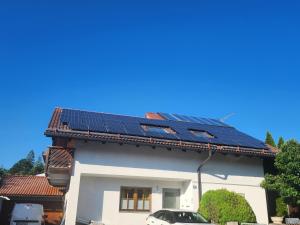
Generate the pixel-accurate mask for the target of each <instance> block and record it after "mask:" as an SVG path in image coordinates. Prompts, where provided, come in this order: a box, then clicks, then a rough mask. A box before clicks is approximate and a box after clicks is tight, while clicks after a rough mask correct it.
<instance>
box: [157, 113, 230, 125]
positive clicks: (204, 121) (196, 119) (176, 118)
mask: <svg viewBox="0 0 300 225" xmlns="http://www.w3.org/2000/svg"><path fill="white" fill-rule="evenodd" d="M158 114H159V115H160V116H162V117H163V118H164V119H166V120H174V121H183V122H191V123H201V124H206V125H212V126H225V127H228V125H227V124H225V123H223V122H222V121H220V120H217V119H209V118H202V117H198V116H186V115H179V114H171V113H161V112H159V113H158Z"/></svg>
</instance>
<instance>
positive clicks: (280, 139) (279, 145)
mask: <svg viewBox="0 0 300 225" xmlns="http://www.w3.org/2000/svg"><path fill="white" fill-rule="evenodd" d="M283 145H284V139H283V137H279V139H278V144H277V147H278V148H279V149H281V148H282V147H283Z"/></svg>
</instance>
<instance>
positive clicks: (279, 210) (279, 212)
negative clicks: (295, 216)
mask: <svg viewBox="0 0 300 225" xmlns="http://www.w3.org/2000/svg"><path fill="white" fill-rule="evenodd" d="M286 215H287V206H286V204H285V203H284V201H283V199H282V198H280V197H279V198H277V199H276V216H280V217H281V216H286Z"/></svg>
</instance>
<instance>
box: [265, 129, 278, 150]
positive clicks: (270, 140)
mask: <svg viewBox="0 0 300 225" xmlns="http://www.w3.org/2000/svg"><path fill="white" fill-rule="evenodd" d="M265 143H266V144H269V145H271V146H273V147H276V144H275V141H274V139H273V137H272V134H271V133H270V132H269V131H268V132H267V134H266V140H265Z"/></svg>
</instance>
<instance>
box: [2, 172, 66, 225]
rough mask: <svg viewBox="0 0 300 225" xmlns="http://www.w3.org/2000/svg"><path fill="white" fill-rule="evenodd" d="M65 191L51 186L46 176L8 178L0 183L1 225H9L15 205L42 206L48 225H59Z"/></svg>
mask: <svg viewBox="0 0 300 225" xmlns="http://www.w3.org/2000/svg"><path fill="white" fill-rule="evenodd" d="M63 194H64V193H63V190H60V189H59V188H56V187H53V186H51V185H49V182H48V180H47V178H46V177H45V176H7V177H4V178H3V179H2V180H1V182H0V196H3V198H2V199H1V198H0V224H2V225H6V224H9V222H10V221H9V219H10V214H11V212H12V209H13V207H14V205H15V203H35V204H42V205H43V207H44V213H45V215H46V218H45V222H46V225H59V224H60V221H61V219H62V215H63Z"/></svg>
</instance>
